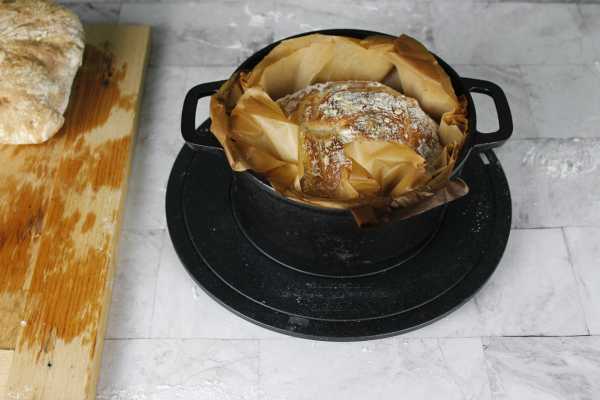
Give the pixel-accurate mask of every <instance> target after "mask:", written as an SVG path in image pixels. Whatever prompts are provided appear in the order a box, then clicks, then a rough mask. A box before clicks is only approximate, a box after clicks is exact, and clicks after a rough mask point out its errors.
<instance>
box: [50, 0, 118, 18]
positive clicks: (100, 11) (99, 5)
mask: <svg viewBox="0 0 600 400" xmlns="http://www.w3.org/2000/svg"><path fill="white" fill-rule="evenodd" d="M59 3H61V4H62V5H63V6H65V7H67V8H68V9H70V10H72V11H73V12H75V13H76V14H77V15H78V16H79V18H80V19H81V20H82V21H83V22H84V23H116V22H118V20H119V13H120V11H121V4H120V3H119V2H118V1H117V2H93V3H76V2H70V1H59Z"/></svg>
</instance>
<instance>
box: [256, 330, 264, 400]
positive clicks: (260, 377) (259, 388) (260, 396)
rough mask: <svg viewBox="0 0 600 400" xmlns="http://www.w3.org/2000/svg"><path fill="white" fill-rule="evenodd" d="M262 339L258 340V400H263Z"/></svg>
mask: <svg viewBox="0 0 600 400" xmlns="http://www.w3.org/2000/svg"><path fill="white" fill-rule="evenodd" d="M261 360H262V339H257V340H256V400H262V398H263V395H262V394H263V393H262V365H261V364H262V363H261Z"/></svg>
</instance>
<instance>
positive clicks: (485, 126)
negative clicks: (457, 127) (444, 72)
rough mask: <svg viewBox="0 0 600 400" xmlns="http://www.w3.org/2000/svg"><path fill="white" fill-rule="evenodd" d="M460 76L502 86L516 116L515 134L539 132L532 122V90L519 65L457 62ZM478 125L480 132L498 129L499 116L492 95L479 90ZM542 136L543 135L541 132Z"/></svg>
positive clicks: (514, 116) (514, 118) (535, 133)
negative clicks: (526, 82) (530, 103)
mask: <svg viewBox="0 0 600 400" xmlns="http://www.w3.org/2000/svg"><path fill="white" fill-rule="evenodd" d="M454 67H455V69H456V70H457V72H458V73H459V75H460V76H463V77H467V78H476V79H483V80H487V81H490V82H493V83H495V84H497V85H498V86H500V87H501V88H502V90H503V91H504V93H505V94H506V97H507V99H508V104H509V106H510V111H511V114H512V119H513V125H514V130H513V137H514V138H533V137H538V136H540V133H539V132H538V131H537V129H536V127H535V124H534V122H533V117H532V113H531V107H530V105H529V93H528V91H527V88H526V86H525V81H524V79H523V75H522V73H521V69H520V68H519V66H515V65H455V66H454ZM474 101H475V105H476V112H477V128H478V130H479V131H480V132H492V131H495V130H497V129H498V116H497V114H496V108H495V107H494V102H493V101H492V99H491V98H490V97H488V96H485V95H480V94H476V95H475V97H474ZM542 136H543V135H542Z"/></svg>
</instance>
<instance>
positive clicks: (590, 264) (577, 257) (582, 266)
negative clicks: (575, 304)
mask: <svg viewBox="0 0 600 400" xmlns="http://www.w3.org/2000/svg"><path fill="white" fill-rule="evenodd" d="M564 231H565V236H566V238H567V245H568V247H569V254H570V256H571V262H572V264H573V270H574V271H575V276H576V278H577V285H578V287H579V295H580V298H581V302H582V304H583V309H584V311H585V317H586V320H587V325H588V328H589V330H590V333H591V334H592V335H600V228H565V229H564Z"/></svg>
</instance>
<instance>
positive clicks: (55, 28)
mask: <svg viewBox="0 0 600 400" xmlns="http://www.w3.org/2000/svg"><path fill="white" fill-rule="evenodd" d="M83 38H84V34H83V27H82V25H81V21H80V20H79V18H78V17H77V15H75V14H74V13H73V12H71V11H69V10H67V9H65V8H64V7H61V6H59V5H57V4H55V3H53V2H52V1H49V0H0V143H2V144H31V143H40V142H44V141H46V140H48V139H49V138H50V137H52V136H53V135H54V134H55V133H56V132H57V131H58V130H59V129H60V128H61V127H62V125H63V123H64V117H63V113H64V112H65V110H66V108H67V105H68V103H69V96H70V93H71V87H72V85H73V80H74V79H75V75H76V73H77V70H78V69H79V67H80V66H81V62H82V58H83V49H84V41H83Z"/></svg>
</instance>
